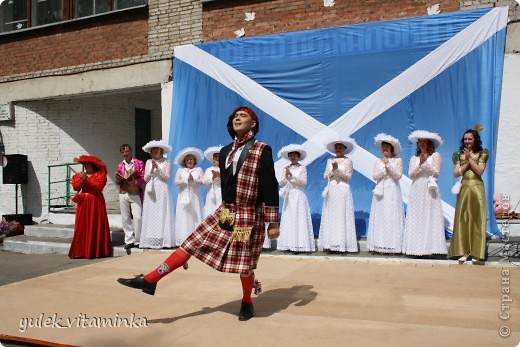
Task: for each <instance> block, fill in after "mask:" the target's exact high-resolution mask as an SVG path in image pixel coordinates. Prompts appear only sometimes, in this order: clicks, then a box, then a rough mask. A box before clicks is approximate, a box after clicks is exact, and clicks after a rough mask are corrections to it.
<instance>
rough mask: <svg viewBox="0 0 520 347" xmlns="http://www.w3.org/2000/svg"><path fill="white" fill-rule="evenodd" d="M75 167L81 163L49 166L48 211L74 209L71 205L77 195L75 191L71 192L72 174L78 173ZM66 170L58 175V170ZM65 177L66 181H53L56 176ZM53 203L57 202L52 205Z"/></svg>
mask: <svg viewBox="0 0 520 347" xmlns="http://www.w3.org/2000/svg"><path fill="white" fill-rule="evenodd" d="M74 165H81V164H79V163H65V164H56V165H48V166H47V177H48V184H47V206H48V211H49V212H51V210H52V209H58V208H69V207H72V206H73V204H72V203H71V199H72V197H73V196H74V195H75V193H74V192H73V191H71V184H70V179H71V177H72V175H71V172H73V173H76V171H75V170H74V169H73V168H72V166H74ZM58 168H59V169H60V170H65V172H64V173H63V172H61V173H56V170H57V169H58ZM63 174H64V175H65V179H60V180H58V181H52V179H53V178H54V177H55V176H61V177H63ZM55 195H57V196H55ZM51 201H53V202H54V201H57V202H55V203H53V204H51Z"/></svg>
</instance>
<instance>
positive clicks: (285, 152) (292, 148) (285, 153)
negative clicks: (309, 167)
mask: <svg viewBox="0 0 520 347" xmlns="http://www.w3.org/2000/svg"><path fill="white" fill-rule="evenodd" d="M293 152H297V153H299V154H300V157H299V160H303V159H305V156H306V155H307V152H306V151H305V149H304V148H303V146H302V145H297V144H290V145H287V146H285V147H282V149H280V151H279V152H278V158H285V159H289V153H293Z"/></svg>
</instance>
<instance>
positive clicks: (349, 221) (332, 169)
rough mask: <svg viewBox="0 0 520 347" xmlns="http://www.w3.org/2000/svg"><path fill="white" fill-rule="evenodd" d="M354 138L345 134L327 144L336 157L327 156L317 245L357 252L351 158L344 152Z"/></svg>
mask: <svg viewBox="0 0 520 347" xmlns="http://www.w3.org/2000/svg"><path fill="white" fill-rule="evenodd" d="M355 143H356V142H355V141H354V139H351V138H350V137H347V138H345V139H341V140H336V141H332V142H329V143H328V144H327V149H328V150H329V152H334V153H336V156H335V158H331V159H329V160H327V168H326V169H325V174H324V178H325V179H326V180H327V181H328V183H327V187H326V188H325V190H324V191H323V198H324V199H323V210H322V215H321V224H320V236H319V240H318V245H319V248H320V249H324V250H329V251H336V252H358V244H357V238H356V225H355V218H354V202H353V200H352V192H351V190H350V184H349V182H350V178H351V177H352V171H353V165H352V160H351V159H350V158H348V157H346V156H345V154H346V153H350V152H351V151H352V150H353V149H354V145H355Z"/></svg>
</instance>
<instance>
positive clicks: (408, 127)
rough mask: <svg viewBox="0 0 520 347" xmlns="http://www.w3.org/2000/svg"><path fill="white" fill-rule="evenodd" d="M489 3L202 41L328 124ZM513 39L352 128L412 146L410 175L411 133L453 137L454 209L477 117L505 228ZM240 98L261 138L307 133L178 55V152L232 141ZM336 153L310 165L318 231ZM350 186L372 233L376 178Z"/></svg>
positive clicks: (361, 138) (448, 180)
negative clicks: (503, 157) (460, 154)
mask: <svg viewBox="0 0 520 347" xmlns="http://www.w3.org/2000/svg"><path fill="white" fill-rule="evenodd" d="M488 11H489V10H488V9H484V10H476V11H465V12H456V13H450V14H444V15H437V16H428V17H418V18H409V19H402V20H395V21H388V22H377V23H366V24H357V25H349V26H340V27H332V28H327V29H319V30H311V31H303V32H294V33H286V34H279V35H268V36H262V37H251V38H243V39H234V40H227V41H218V42H209V43H202V44H199V45H195V46H196V47H198V48H200V49H202V50H203V51H205V52H207V53H209V54H211V55H213V56H214V57H216V58H218V59H219V60H221V61H223V62H225V63H226V64H228V65H229V66H231V67H233V68H234V69H236V70H238V71H240V72H241V73H242V74H244V75H246V76H247V77H249V78H251V79H253V80H254V81H256V82H257V83H259V84H260V85H261V86H263V87H265V88H266V89H267V90H269V91H270V92H272V93H274V94H276V95H277V96H279V97H280V98H282V99H284V100H286V101H288V102H289V103H291V104H293V105H294V106H296V107H298V108H299V109H300V110H302V111H304V112H305V113H307V114H308V115H310V116H312V117H313V118H314V119H316V120H318V121H319V122H321V123H323V124H325V125H329V124H330V123H332V122H333V121H334V120H336V119H337V118H338V117H339V116H341V115H342V114H344V113H345V112H347V111H348V110H350V109H351V108H352V107H354V106H355V105H357V104H358V103H359V102H360V101H362V100H363V99H365V98H366V97H367V96H369V95H370V94H372V93H373V92H374V91H375V90H377V89H378V88H380V87H381V86H382V85H384V84H385V83H387V82H389V81H390V80H392V79H393V78H395V77H396V76H398V75H399V74H400V73H402V72H403V71H404V70H405V69H407V68H408V67H410V66H411V65H412V64H414V63H416V62H417V61H419V60H420V59H422V58H424V57H425V56H426V55H428V54H429V53H431V52H432V51H433V50H435V49H436V48H437V47H439V45H441V44H443V43H444V42H446V41H447V40H449V39H450V38H452V37H453V36H454V35H456V34H457V33H459V32H460V31H461V30H463V29H465V28H466V27H468V26H469V25H471V24H472V23H474V22H475V21H476V20H478V19H479V18H481V17H482V16H483V15H485V14H486V13H487V12H488ZM504 45H505V29H504V30H500V31H498V32H497V33H496V34H494V35H492V36H491V37H490V38H489V39H487V40H486V41H485V42H484V43H483V44H481V45H480V46H478V47H477V48H476V49H474V50H473V51H471V52H470V53H469V54H467V55H465V56H464V57H462V58H461V59H459V60H458V61H456V62H455V63H454V64H453V65H451V66H450V67H449V68H448V69H446V70H444V71H443V72H442V73H440V74H439V75H437V76H436V77H435V78H433V79H432V80H430V81H428V82H427V83H426V84H424V85H423V86H422V87H421V88H419V89H418V90H416V91H415V92H413V93H411V94H410V95H408V96H407V97H405V98H404V99H402V100H401V101H399V102H398V103H396V104H395V105H394V106H392V107H391V108H389V109H388V110H386V111H385V112H383V113H382V114H381V115H380V116H378V117H376V118H375V119H373V120H372V121H370V122H369V123H367V124H366V125H365V126H363V127H362V128H361V129H359V130H357V131H356V132H355V133H353V134H351V137H353V138H354V139H355V140H356V141H357V143H358V144H359V145H360V146H361V147H363V148H364V149H366V150H367V151H369V152H371V153H373V154H374V155H375V156H378V157H379V156H380V154H379V152H378V149H377V147H376V146H375V144H374V140H373V139H374V136H375V135H377V134H378V133H380V132H385V133H388V134H391V135H393V136H395V137H397V138H398V139H399V140H400V142H401V144H402V146H403V151H402V153H401V154H400V156H401V157H402V158H403V162H404V164H405V167H404V173H405V174H407V172H408V162H409V159H410V157H411V156H412V155H413V153H414V152H415V145H414V144H412V143H410V142H409V141H408V139H407V137H408V135H409V134H410V132H412V131H413V130H416V129H424V130H429V131H433V132H437V133H439V134H440V135H441V137H442V138H443V139H444V144H443V145H442V146H441V147H440V148H439V149H438V151H439V152H440V154H441V155H442V158H443V169H442V172H441V175H440V177H439V187H440V191H441V196H442V198H443V200H444V201H445V202H447V203H448V204H450V205H452V206H453V207H454V206H455V202H456V197H455V196H454V195H452V194H451V187H452V185H453V183H454V182H455V178H454V177H453V173H452V172H453V164H452V162H451V157H452V154H453V152H454V151H456V150H458V148H459V145H460V140H461V137H462V134H463V132H464V131H465V130H466V129H468V128H473V126H474V125H475V124H476V123H481V124H483V126H484V130H483V131H481V133H480V134H481V136H482V141H483V145H484V147H485V148H488V149H489V152H490V159H489V162H488V167H487V169H486V172H485V174H484V175H483V179H484V182H485V187H486V193H487V198H488V201H487V203H488V206H489V208H488V211H489V212H488V215H489V217H490V218H489V223H488V227H489V229H488V230H489V231H490V232H492V233H496V234H497V235H498V234H499V230H498V228H497V227H496V222H495V220H494V215H493V213H492V205H493V204H492V194H493V186H494V177H493V176H494V165H495V149H496V134H497V128H498V115H499V102H500V91H501V83H502V68H503V57H504ZM238 105H247V106H251V107H253V108H254V109H255V110H256V111H257V113H258V115H259V118H260V132H259V134H258V135H257V138H258V139H259V140H261V141H264V142H266V143H268V144H270V145H271V146H272V147H273V152H274V153H275V154H276V153H277V152H278V150H279V149H280V148H281V147H283V146H285V145H287V144H289V143H303V142H305V141H306V139H305V138H304V137H303V136H301V135H299V134H298V133H297V132H296V131H294V130H293V129H291V128H289V127H287V126H285V125H284V124H282V123H280V122H279V121H278V120H276V119H274V118H273V117H271V116H270V115H269V114H267V113H265V112H264V111H263V110H262V109H261V108H259V107H258V106H257V105H252V104H251V102H250V101H249V100H248V98H247V97H244V96H241V95H239V94H237V93H236V92H234V91H232V90H230V89H229V88H227V87H225V86H224V85H223V84H221V83H220V82H217V81H216V80H215V79H213V78H211V77H209V76H208V75H207V74H205V73H203V72H201V71H200V70H199V69H196V68H194V67H193V66H192V65H190V64H189V63H186V62H185V61H183V60H182V59H179V58H175V60H174V90H173V104H172V119H171V131H170V144H171V145H172V147H173V149H174V150H173V153H172V154H171V158H173V157H175V155H176V154H177V153H178V152H179V151H180V150H181V149H183V148H185V147H187V146H195V147H198V148H200V149H201V150H204V149H206V148H207V147H209V146H214V145H218V144H222V145H225V144H227V143H229V142H231V138H230V137H229V135H228V133H227V131H226V127H225V125H226V121H227V117H228V116H229V114H230V112H231V110H232V109H233V108H234V107H236V106H238ZM329 156H330V155H328V154H326V155H323V156H321V157H320V158H318V159H317V160H315V161H314V162H313V163H311V164H310V165H309V166H308V186H307V190H306V191H307V194H308V197H309V201H310V204H311V210H312V213H313V217H314V219H315V220H314V222H315V233H317V227H318V226H319V216H320V214H321V208H322V203H323V200H322V196H321V191H322V190H323V188H324V187H325V184H326V182H325V181H324V179H323V172H324V169H325V163H326V159H327V158H328V157H329ZM274 159H275V160H276V158H274ZM209 165H210V163H209V162H208V161H205V162H204V163H202V167H203V168H204V169H205V168H206V167H208V166H209ZM174 171H175V166H174ZM351 187H352V192H353V197H354V206H355V210H356V215H357V216H358V217H359V220H358V221H357V227H358V230H357V232H358V235H359V236H364V235H365V233H366V222H367V219H366V217H368V214H369V212H370V205H371V201H372V190H373V188H374V183H373V182H372V181H370V180H369V179H368V178H366V177H364V176H363V175H361V174H359V173H357V172H356V173H355V174H354V175H353V178H352V181H351Z"/></svg>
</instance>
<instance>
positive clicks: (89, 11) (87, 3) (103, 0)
mask: <svg viewBox="0 0 520 347" xmlns="http://www.w3.org/2000/svg"><path fill="white" fill-rule="evenodd" d="M108 11H110V0H76V13H75V15H76V18H81V17H85V16H92V15H95V14H99V13H103V12H108Z"/></svg>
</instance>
